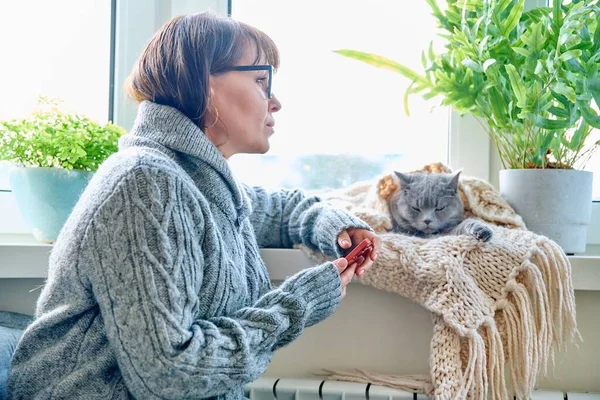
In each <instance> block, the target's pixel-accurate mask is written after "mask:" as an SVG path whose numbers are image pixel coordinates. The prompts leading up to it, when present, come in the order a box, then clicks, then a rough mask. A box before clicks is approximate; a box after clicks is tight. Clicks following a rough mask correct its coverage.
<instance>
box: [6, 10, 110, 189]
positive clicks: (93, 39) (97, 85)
mask: <svg viewBox="0 0 600 400" xmlns="http://www.w3.org/2000/svg"><path fill="white" fill-rule="evenodd" d="M110 5H111V2H110V1H108V0H86V1H80V0H62V1H59V2H56V1H45V0H22V1H10V2H1V3H0V37H2V40H1V41H0V54H2V55H3V57H2V63H0V88H2V96H0V119H1V120H5V119H12V118H20V117H24V116H25V115H26V114H28V113H30V112H31V111H32V110H34V108H35V107H36V104H37V100H38V97H39V96H48V97H54V98H57V99H60V100H62V101H63V102H64V105H65V107H67V108H68V109H70V110H73V111H75V112H78V113H82V114H86V115H88V116H89V117H91V118H94V119H96V120H98V121H99V122H101V123H104V122H106V121H107V119H108V109H109V102H108V95H109V71H110V14H111V10H110ZM6 170H7V167H6V165H0V190H8V189H9V188H8V180H7V178H6Z"/></svg>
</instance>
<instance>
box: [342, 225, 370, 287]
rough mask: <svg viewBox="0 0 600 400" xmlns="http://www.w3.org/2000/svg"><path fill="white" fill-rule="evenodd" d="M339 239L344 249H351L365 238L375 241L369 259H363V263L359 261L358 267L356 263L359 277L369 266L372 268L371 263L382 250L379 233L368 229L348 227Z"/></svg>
mask: <svg viewBox="0 0 600 400" xmlns="http://www.w3.org/2000/svg"><path fill="white" fill-rule="evenodd" d="M337 239H338V244H339V245H340V247H341V248H342V249H344V250H351V249H352V248H354V246H356V245H357V244H359V243H360V242H362V241H363V240H364V239H369V240H370V241H371V243H373V250H372V251H371V254H370V256H369V258H368V259H367V260H363V262H362V264H361V262H360V261H359V262H358V264H359V266H358V267H356V265H355V268H356V275H357V276H359V277H360V276H362V275H363V274H364V273H365V272H366V271H367V270H368V269H369V268H371V265H373V261H375V260H376V259H377V255H378V254H379V251H380V250H381V239H380V238H379V236H377V234H375V233H374V232H371V231H369V230H367V229H360V228H348V229H346V230H345V231H343V232H342V233H340V234H339V235H338V238H337ZM346 253H347V252H346ZM355 264H356V263H355ZM349 267H352V266H349Z"/></svg>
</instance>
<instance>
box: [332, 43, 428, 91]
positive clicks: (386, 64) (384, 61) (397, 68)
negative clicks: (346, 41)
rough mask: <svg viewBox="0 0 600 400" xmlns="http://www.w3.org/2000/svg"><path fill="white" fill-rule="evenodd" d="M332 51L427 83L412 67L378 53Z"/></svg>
mask: <svg viewBox="0 0 600 400" xmlns="http://www.w3.org/2000/svg"><path fill="white" fill-rule="evenodd" d="M333 52H334V53H337V54H339V55H342V56H345V57H348V58H353V59H355V60H358V61H362V62H364V63H367V64H369V65H372V66H374V67H377V68H382V69H387V70H389V71H393V72H397V73H399V74H401V75H403V76H404V77H406V78H408V79H410V80H411V81H416V82H419V83H421V84H427V81H426V80H425V79H424V78H423V77H422V76H421V75H419V74H418V73H416V72H415V71H413V70H412V69H410V68H408V67H405V66H404V65H402V64H400V63H399V62H397V61H394V60H390V59H389V58H386V57H383V56H380V55H378V54H372V53H365V52H362V51H358V50H349V49H341V50H334V51H333Z"/></svg>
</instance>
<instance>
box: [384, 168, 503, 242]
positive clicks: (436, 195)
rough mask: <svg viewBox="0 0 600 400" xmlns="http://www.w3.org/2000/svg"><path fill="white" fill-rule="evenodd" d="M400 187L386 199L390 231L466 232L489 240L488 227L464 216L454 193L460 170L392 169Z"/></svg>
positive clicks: (416, 233)
mask: <svg viewBox="0 0 600 400" xmlns="http://www.w3.org/2000/svg"><path fill="white" fill-rule="evenodd" d="M394 173H395V174H396V176H397V177H398V178H399V179H400V189H399V190H397V191H396V192H395V193H394V194H393V195H392V197H391V198H390V200H389V206H390V212H391V214H392V230H393V231H394V232H397V233H403V234H407V235H411V236H419V237H432V236H435V235H446V234H447V235H470V236H474V237H475V238H477V239H478V240H481V241H482V242H487V241H489V240H491V239H492V230H491V229H490V227H489V226H488V225H487V224H486V223H484V222H482V221H480V220H478V219H474V218H467V219H464V220H463V218H464V214H465V208H464V205H463V203H462V200H461V198H460V195H459V193H458V179H459V177H460V171H459V172H457V173H455V174H431V173H420V172H419V173H410V174H404V173H401V172H396V171H394Z"/></svg>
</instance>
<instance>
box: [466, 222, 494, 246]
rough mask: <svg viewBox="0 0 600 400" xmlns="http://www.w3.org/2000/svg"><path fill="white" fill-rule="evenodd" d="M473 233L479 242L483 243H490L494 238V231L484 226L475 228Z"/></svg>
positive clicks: (478, 225) (480, 225)
mask: <svg viewBox="0 0 600 400" xmlns="http://www.w3.org/2000/svg"><path fill="white" fill-rule="evenodd" d="M471 233H472V234H473V236H474V237H475V238H476V239H477V240H481V241H482V242H489V241H490V240H491V239H492V236H493V232H492V230H491V229H490V228H489V227H488V226H486V225H483V224H477V225H475V226H473V228H472V230H471Z"/></svg>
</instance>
